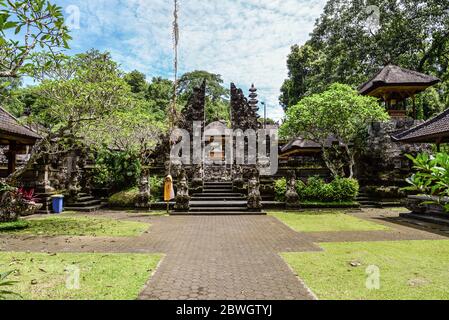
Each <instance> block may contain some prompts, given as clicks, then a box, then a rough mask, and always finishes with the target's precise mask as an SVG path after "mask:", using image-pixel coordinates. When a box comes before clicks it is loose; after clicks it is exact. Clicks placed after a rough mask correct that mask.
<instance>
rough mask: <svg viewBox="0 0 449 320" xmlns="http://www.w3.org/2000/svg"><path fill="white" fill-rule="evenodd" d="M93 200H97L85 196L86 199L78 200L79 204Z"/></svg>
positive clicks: (80, 198)
mask: <svg viewBox="0 0 449 320" xmlns="http://www.w3.org/2000/svg"><path fill="white" fill-rule="evenodd" d="M91 200H95V198H94V197H92V196H84V197H79V198H78V202H85V201H91Z"/></svg>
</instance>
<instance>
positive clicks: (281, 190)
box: [274, 178, 287, 202]
mask: <svg viewBox="0 0 449 320" xmlns="http://www.w3.org/2000/svg"><path fill="white" fill-rule="evenodd" d="M274 193H275V198H276V201H280V202H283V201H285V194H286V193H287V179H285V178H281V179H278V180H276V181H275V182H274Z"/></svg>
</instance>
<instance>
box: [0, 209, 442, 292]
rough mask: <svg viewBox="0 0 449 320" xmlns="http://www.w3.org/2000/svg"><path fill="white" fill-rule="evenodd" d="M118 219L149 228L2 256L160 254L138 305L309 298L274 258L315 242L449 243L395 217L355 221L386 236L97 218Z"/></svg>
mask: <svg viewBox="0 0 449 320" xmlns="http://www.w3.org/2000/svg"><path fill="white" fill-rule="evenodd" d="M97 215H104V216H108V217H113V218H117V219H126V220H134V221H142V222H149V223H151V224H152V227H151V229H150V232H147V233H145V234H143V235H142V236H140V237H133V238H104V237H101V238H92V237H23V236H22V237H11V236H0V250H2V251H32V252H105V253H107V252H136V253H164V254H165V258H164V259H163V260H162V262H161V264H160V266H159V268H158V270H157V271H156V273H155V274H154V275H153V277H152V278H151V279H150V280H149V282H148V283H147V285H146V287H145V289H144V290H143V291H142V293H141V294H140V296H139V298H140V299H242V300H243V299H273V300H276V299H295V300H299V299H313V298H314V296H313V294H311V293H310V292H309V291H308V290H307V288H306V287H305V286H304V284H303V283H302V282H301V281H300V280H299V279H298V278H297V276H296V275H295V274H294V272H293V271H292V270H291V269H290V268H289V267H288V265H287V264H286V263H285V262H284V261H283V260H282V259H281V257H280V256H279V253H280V252H300V251H319V250H321V249H320V248H319V247H318V245H316V244H315V242H328V241H383V240H420V239H447V237H448V236H449V231H448V230H445V229H444V230H443V229H442V230H435V229H429V228H428V226H427V225H411V224H409V223H408V222H407V221H406V220H403V219H402V220H401V219H399V218H398V217H397V216H398V213H397V212H396V213H394V212H389V211H385V210H383V211H380V210H373V211H364V212H359V213H355V214H354V215H357V216H360V217H362V218H365V219H366V218H368V219H370V220H374V221H376V222H377V223H382V224H385V225H388V226H389V227H391V228H392V230H390V231H375V232H320V233H307V234H301V233H297V232H294V231H293V230H291V229H290V228H288V227H287V226H285V225H284V224H282V223H281V222H279V221H278V220H277V219H275V218H273V217H270V216H217V217H189V216H186V217H145V216H139V215H136V216H132V215H130V214H127V213H125V212H113V211H102V212H100V213H98V214H97Z"/></svg>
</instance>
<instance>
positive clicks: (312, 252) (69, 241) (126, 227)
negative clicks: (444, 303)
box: [0, 208, 449, 300]
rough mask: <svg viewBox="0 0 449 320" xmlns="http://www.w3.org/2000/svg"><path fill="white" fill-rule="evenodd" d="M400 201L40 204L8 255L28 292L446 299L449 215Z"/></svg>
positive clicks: (0, 243)
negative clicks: (55, 210) (168, 206)
mask: <svg viewBox="0 0 449 320" xmlns="http://www.w3.org/2000/svg"><path fill="white" fill-rule="evenodd" d="M403 212H407V210H406V209H401V208H394V209H363V210H361V211H360V210H354V211H342V210H339V211H337V210H326V211H310V212H279V211H269V212H268V215H266V216H244V215H243V216H166V215H165V214H164V212H152V213H149V212H137V211H107V210H103V211H99V212H97V213H93V214H89V215H88V216H87V215H83V214H78V213H70V212H67V213H65V214H63V215H59V216H48V215H44V216H33V217H32V218H28V219H27V220H26V222H25V224H26V226H20V225H14V224H12V225H10V226H9V227H8V226H7V225H3V226H2V229H0V250H1V252H0V266H1V269H14V270H16V271H15V273H14V274H12V275H11V277H10V279H9V280H18V281H19V282H18V283H17V284H15V286H14V290H15V292H16V293H18V294H20V295H21V296H22V298H26V299H143V300H147V299H149V300H157V299H173V300H179V299H192V300H197V299H239V300H253V299H257V300H262V299H289V300H304V299H306V300H313V299H417V298H419V299H449V294H448V292H447V290H446V288H447V286H448V285H449V278H448V277H447V270H449V246H448V245H447V244H448V242H449V227H442V226H436V225H432V224H428V223H424V222H416V221H412V220H407V219H406V218H402V217H400V216H399V214H400V213H403ZM21 223H22V224H23V222H21ZM22 227H23V228H22Z"/></svg>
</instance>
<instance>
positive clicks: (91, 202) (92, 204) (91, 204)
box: [67, 199, 101, 207]
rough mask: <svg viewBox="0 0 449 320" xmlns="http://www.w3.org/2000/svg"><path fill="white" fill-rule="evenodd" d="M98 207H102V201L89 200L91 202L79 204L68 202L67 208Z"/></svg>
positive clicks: (79, 202)
mask: <svg viewBox="0 0 449 320" xmlns="http://www.w3.org/2000/svg"><path fill="white" fill-rule="evenodd" d="M96 205H101V200H96V199H94V200H89V201H77V202H68V203H67V206H70V207H92V206H96Z"/></svg>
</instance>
